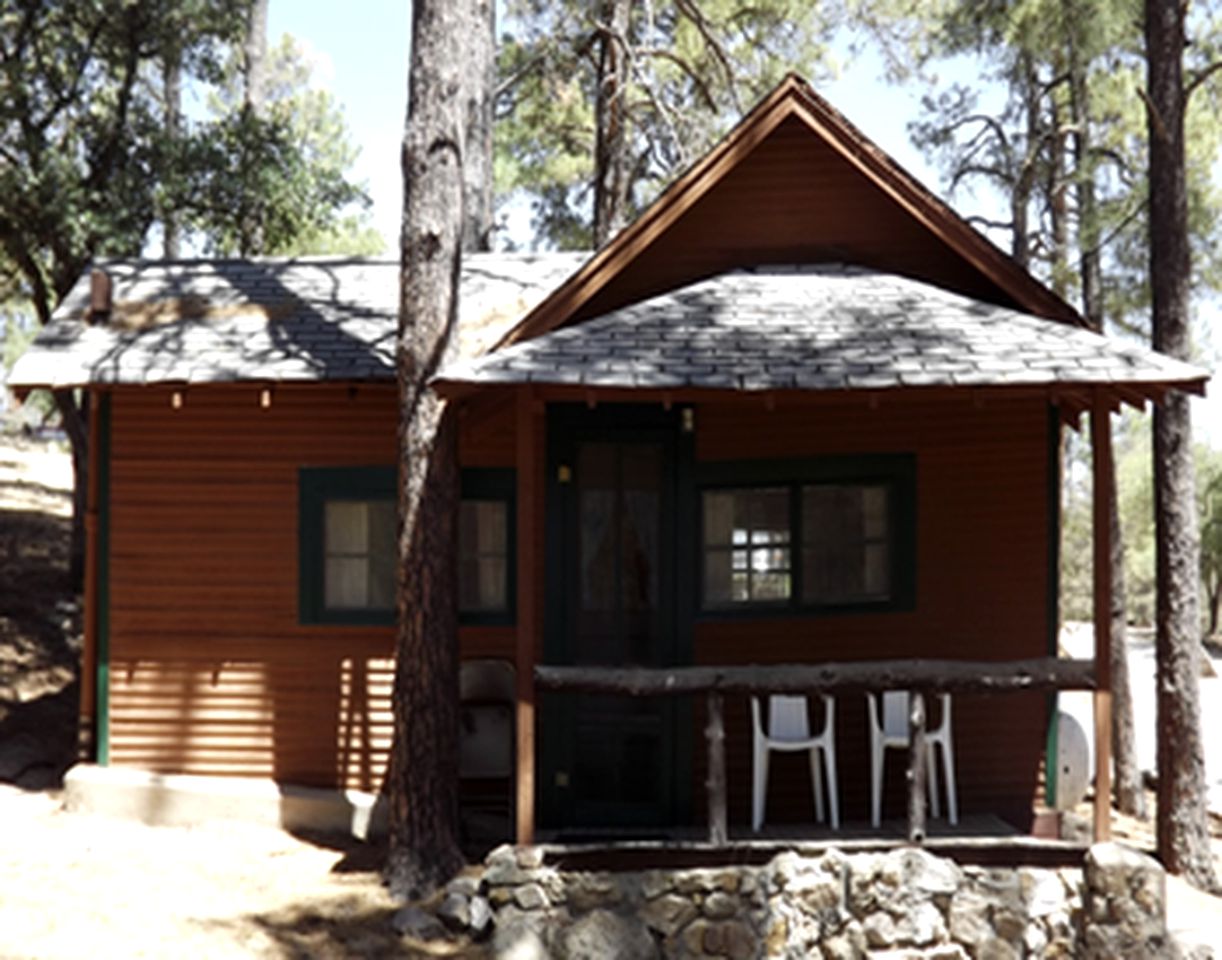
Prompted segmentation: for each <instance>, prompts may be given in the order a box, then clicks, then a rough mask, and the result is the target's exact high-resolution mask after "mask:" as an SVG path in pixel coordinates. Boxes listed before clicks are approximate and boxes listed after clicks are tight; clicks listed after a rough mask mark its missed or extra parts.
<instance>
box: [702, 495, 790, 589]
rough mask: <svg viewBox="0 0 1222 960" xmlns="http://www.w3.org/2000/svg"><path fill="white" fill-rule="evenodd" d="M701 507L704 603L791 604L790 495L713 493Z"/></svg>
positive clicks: (707, 496)
mask: <svg viewBox="0 0 1222 960" xmlns="http://www.w3.org/2000/svg"><path fill="white" fill-rule="evenodd" d="M703 508H704V581H705V582H704V602H705V604H706V605H708V606H718V605H726V604H736V603H749V602H751V601H762V602H775V601H777V600H787V599H788V598H789V595H790V578H789V570H790V553H789V546H788V545H789V541H790V531H789V491H788V490H787V489H785V488H746V489H741V490H709V491H706V492H705V493H704V495H703ZM728 547H729V548H732V549H726V548H728Z"/></svg>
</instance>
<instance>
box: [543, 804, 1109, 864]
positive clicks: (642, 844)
mask: <svg viewBox="0 0 1222 960" xmlns="http://www.w3.org/2000/svg"><path fill="white" fill-rule="evenodd" d="M536 845H537V847H538V848H539V850H540V851H541V852H542V854H543V858H544V862H546V863H550V864H553V865H555V866H562V867H565V868H567V869H589V870H595V869H610V870H637V869H651V868H655V867H656V868H662V867H665V868H671V869H677V868H681V867H698V866H723V865H726V864H741V863H766V862H767V861H769V860H770V859H772V858H773V857H774V856H776V855H777V854H778V853H780V852H782V851H785V850H794V851H797V852H799V853H812V854H813V853H819V852H822V851H825V850H829V849H832V848H836V849H838V850H843V851H845V852H854V853H860V852H867V851H871V850H891V849H894V848H895V847H901V846H907V845H908V840H907V823H906V822H905V821H904V820H902V819H895V820H884V821H883V822H882V824H881V826H880V827H878V828H877V829H876V828H874V827H872V826H871V825H870V822H869V821H868V820H861V821H847V822H842V823H841V825H840V828H839V829H838V830H832V829H831V828H830V827H828V826H826V825H824V824H816V823H792V824H765V826H764V827H763V829H762V830H760V832H759V833H754V832H752V831H751V829H750V828H749V827H747V826H746V825H731V827H730V838H729V842H728V843H726V844H725V845H724V846H718V845H714V844H712V843H710V842H709V841H708V834H707V832H706V831H705V830H704V828H702V827H672V828H666V829H659V830H657V831H653V832H651V833H644V832H642V831H641V830H639V829H638V830H622V831H617V830H608V829H604V830H597V831H594V830H584V831H583V830H564V831H540V832H539V834H538V840H537V844H536ZM1087 845H1088V844H1087V843H1082V842H1076V841H1066V840H1051V839H1044V838H1040V837H1033V836H1031V835H1030V834H1028V833H1025V832H1022V831H1020V830H1019V829H1018V828H1017V827H1015V826H1014V825H1012V824H1010V823H1007V822H1006V821H1005V820H1002V819H1001V818H1000V817H997V816H995V815H993V814H972V815H970V816H963V817H960V818H959V823H958V824H957V825H954V826H952V825H951V824H950V823H949V822H947V821H945V820H930V821H929V823H928V825H927V836H926V840H925V843H924V844H923V846H924V848H925V849H927V850H929V851H930V852H931V853H935V854H937V855H939V856H943V857H948V858H950V859H952V860H955V861H956V862H958V863H965V864H980V865H990V864H1006V865H1009V866H1045V867H1046V866H1080V865H1081V863H1082V858H1083V856H1084V855H1085V853H1086V848H1087Z"/></svg>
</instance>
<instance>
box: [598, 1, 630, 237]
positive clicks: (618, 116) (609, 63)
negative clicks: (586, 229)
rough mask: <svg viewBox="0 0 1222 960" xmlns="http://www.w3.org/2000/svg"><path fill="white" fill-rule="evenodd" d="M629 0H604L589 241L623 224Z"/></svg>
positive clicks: (626, 143)
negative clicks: (592, 228) (592, 227)
mask: <svg viewBox="0 0 1222 960" xmlns="http://www.w3.org/2000/svg"><path fill="white" fill-rule="evenodd" d="M631 12H632V0H605V2H604V3H603V4H602V10H601V16H600V20H601V23H600V29H601V34H600V37H599V43H598V92H597V98H596V100H595V104H594V125H595V130H594V246H595V247H603V246H605V245H606V243H607V241H608V240H610V239H611V238H612V237H613V236H615V234H616V232H618V230H619V229H620V227H621V226H623V221H624V213H625V209H624V208H625V207H626V206H627V203H628V132H627V115H626V114H627V111H626V110H625V107H626V105H627V99H628V56H629V53H628V29H629V26H630V15H631Z"/></svg>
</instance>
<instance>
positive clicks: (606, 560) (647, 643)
mask: <svg viewBox="0 0 1222 960" xmlns="http://www.w3.org/2000/svg"><path fill="white" fill-rule="evenodd" d="M553 437H554V442H553V444H552V445H551V449H552V453H553V456H552V458H551V459H552V461H553V462H552V483H551V484H550V488H551V497H550V502H549V521H550V524H551V528H552V536H551V537H550V538H549V539H550V542H549V548H551V549H550V551H549V553H550V556H549V563H548V567H549V575H548V608H549V610H548V612H549V620H550V626H551V629H550V630H549V643H548V659H549V660H550V662H552V663H564V664H577V665H583V666H615V667H629V666H641V667H651V666H662V665H666V664H672V663H674V662H675V655H676V643H675V610H674V603H673V597H674V595H675V565H674V560H675V551H674V523H673V517H674V513H675V509H674V508H675V477H674V470H673V461H674V434H673V431H670V430H666V429H660V430H659V429H650V430H642V429H639V428H634V429H632V430H631V431H628V430H625V429H622V428H621V429H617V428H614V427H611V426H606V425H603V426H592V425H590V424H584V425H583V424H582V423H581V421H580V419H579V420H578V422H577V423H575V424H574V423H571V422H570V423H569V424H567V425H563V424H558V425H557V429H556V431H555V432H554V433H553ZM675 721H676V709H675V705H674V704H673V703H670V702H668V701H666V700H663V699H645V698H632V697H611V696H592V695H584V694H581V695H566V696H556V697H552V698H549V700H548V701H546V702H545V715H544V718H543V726H544V729H545V731H547V733H548V734H549V735H548V736H546V737H545V740H546V741H548V742H550V743H551V749H550V750H548V751H547V752H548V753H549V754H550V758H549V759H550V763H549V759H545V764H546V765H547V766H550V767H551V769H545V772H544V793H545V802H544V810H545V814H546V813H550V815H551V816H550V817H549V819H553V821H554V824H553V825H555V826H561V827H570V828H572V827H577V828H581V829H598V828H622V827H649V826H660V825H664V824H667V823H669V822H671V820H672V819H673V817H674V809H673V808H674V800H675V796H674V788H675V774H676V770H675V766H676V765H675V762H674V753H675V737H674V725H675ZM549 793H550V797H549V796H548V794H549ZM549 801H550V802H549Z"/></svg>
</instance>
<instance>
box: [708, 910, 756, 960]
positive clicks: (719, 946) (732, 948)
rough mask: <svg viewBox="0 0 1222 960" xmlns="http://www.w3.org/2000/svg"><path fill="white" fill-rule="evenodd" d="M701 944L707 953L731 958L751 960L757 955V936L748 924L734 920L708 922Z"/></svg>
mask: <svg viewBox="0 0 1222 960" xmlns="http://www.w3.org/2000/svg"><path fill="white" fill-rule="evenodd" d="M701 946H702V947H703V948H704V952H705V953H708V954H712V955H713V956H715V957H730V958H731V960H750V958H751V957H753V956H755V937H754V936H753V935H752V933H751V931H750V930H749V929H748V928H747V927H746V925H744V924H742V923H738V922H737V921H734V920H730V921H727V922H725V923H710V924H708V925H707V926H706V927H705V928H704V937H703V939H702V941H701Z"/></svg>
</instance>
